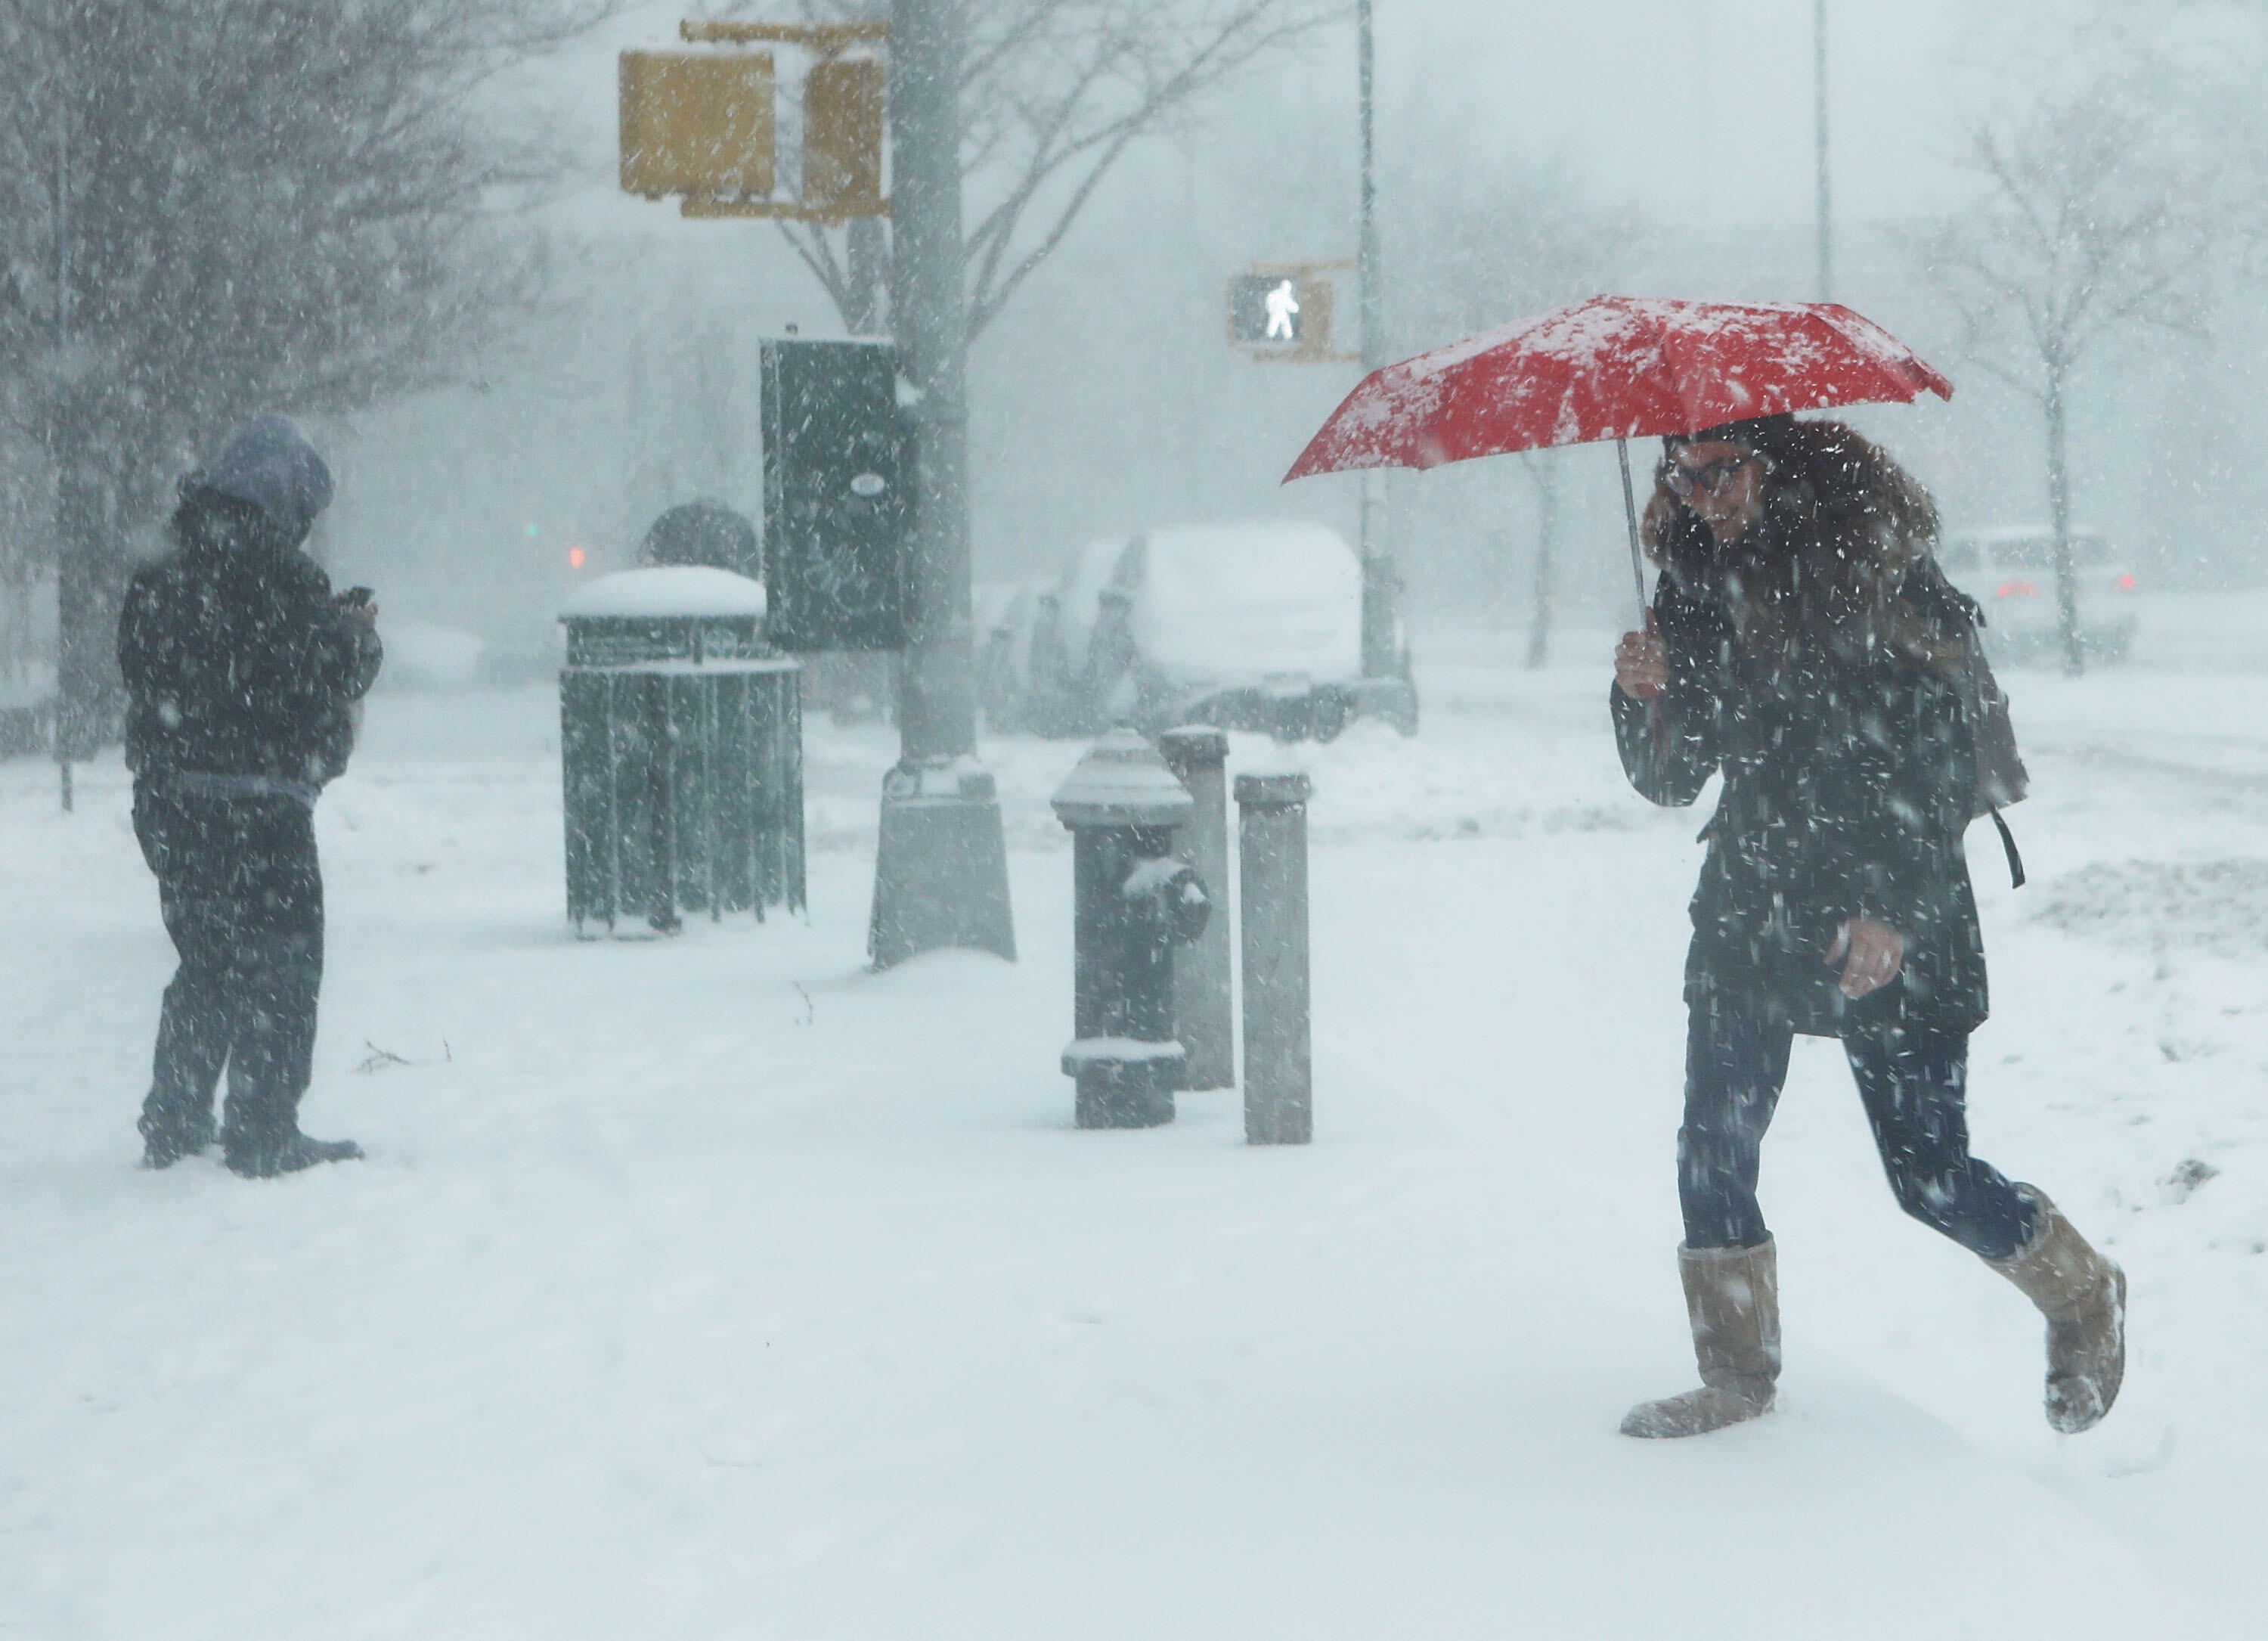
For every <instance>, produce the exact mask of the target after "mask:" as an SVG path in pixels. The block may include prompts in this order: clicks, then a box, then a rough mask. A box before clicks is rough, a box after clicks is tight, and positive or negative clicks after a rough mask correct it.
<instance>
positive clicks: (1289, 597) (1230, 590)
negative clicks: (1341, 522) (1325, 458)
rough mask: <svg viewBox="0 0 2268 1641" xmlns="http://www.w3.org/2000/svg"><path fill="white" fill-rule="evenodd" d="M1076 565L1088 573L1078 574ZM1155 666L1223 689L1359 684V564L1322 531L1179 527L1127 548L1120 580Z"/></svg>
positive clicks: (1309, 527)
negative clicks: (1301, 680) (1292, 681)
mask: <svg viewBox="0 0 2268 1641" xmlns="http://www.w3.org/2000/svg"><path fill="white" fill-rule="evenodd" d="M1082 567H1084V566H1082ZM1117 579H1118V580H1119V582H1120V583H1121V585H1123V586H1125V587H1126V588H1127V589H1128V591H1129V592H1130V594H1131V595H1132V598H1133V607H1132V610H1131V612H1130V615H1131V625H1132V629H1133V634H1134V639H1135V642H1136V644H1137V645H1138V647H1140V649H1141V652H1142V654H1143V656H1144V657H1145V659H1146V660H1147V661H1148V662H1151V664H1152V665H1153V666H1155V667H1157V668H1159V669H1161V670H1163V671H1165V672H1167V673H1169V674H1171V675H1172V676H1175V678H1178V679H1181V680H1182V681H1183V682H1185V683H1189V684H1207V685H1214V686H1220V687H1236V686H1240V685H1248V684H1264V683H1266V682H1267V681H1268V680H1269V679H1270V678H1277V677H1282V676H1286V675H1289V674H1300V675H1304V676H1307V677H1308V678H1310V679H1312V680H1314V681H1315V682H1317V683H1323V682H1337V681H1342V680H1346V679H1352V678H1357V677H1359V676H1361V674H1362V565H1361V564H1360V562H1359V560H1358V559H1357V558H1355V555H1354V551H1353V549H1351V547H1349V546H1348V545H1347V543H1346V540H1345V538H1344V537H1343V536H1340V535H1339V533H1338V532H1337V530H1334V529H1330V528H1329V527H1328V526H1325V525H1321V524H1272V523H1270V524H1234V525H1223V524H1185V525H1172V526H1167V527H1164V528H1161V529H1152V530H1147V531H1145V532H1144V533H1143V534H1142V535H1141V536H1138V537H1136V538H1135V540H1134V543H1132V545H1131V546H1130V548H1129V549H1128V551H1127V553H1126V555H1125V558H1124V560H1123V561H1122V564H1121V566H1120V570H1119V574H1118V577H1117Z"/></svg>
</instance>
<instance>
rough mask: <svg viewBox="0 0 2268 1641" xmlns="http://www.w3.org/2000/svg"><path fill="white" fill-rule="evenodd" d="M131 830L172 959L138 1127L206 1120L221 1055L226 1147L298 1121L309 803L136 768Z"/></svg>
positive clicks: (312, 884) (313, 891)
mask: <svg viewBox="0 0 2268 1641" xmlns="http://www.w3.org/2000/svg"><path fill="white" fill-rule="evenodd" d="M134 835H135V836H136V838H137V839H140V840H141V844H142V856H143V858H144V860H146V861H149V863H150V869H151V871H153V872H155V873H156V874H157V875H158V906H159V907H160V909H161V910H162V911H163V913H164V914H165V919H166V933H167V934H168V935H172V936H173V949H174V950H176V951H177V952H179V953H180V959H181V965H180V969H179V970H177V971H176V972H175V973H174V975H173V983H172V984H171V985H169V986H167V987H166V1002H165V1010H164V1013H163V1014H162V1016H160V1018H159V1020H158V1052H157V1056H156V1066H155V1068H154V1070H153V1072H152V1074H151V1081H150V1098H148V1100H147V1101H145V1102H144V1105H143V1108H142V1124H141V1127H142V1133H143V1135H144V1137H146V1138H152V1139H154V1138H157V1137H158V1136H159V1135H174V1136H180V1135H195V1136H198V1137H202V1136H203V1135H206V1134H209V1133H210V1130H211V1125H212V1102H213V1091H214V1089H215V1087H216V1086H217V1083H219V1080H220V1074H221V1068H223V1067H224V1066H225V1067H226V1068H227V1069H228V1115H227V1125H226V1126H227V1131H228V1135H229V1137H230V1140H231V1142H232V1149H236V1146H237V1145H238V1144H240V1143H244V1142H250V1143H254V1144H257V1143H259V1142H261V1141H262V1140H266V1139H270V1138H274V1137H278V1136H281V1135H286V1134H289V1133H291V1132H294V1131H296V1129H297V1127H298V1108H299V1097H300V1096H301V1095H302V1094H304V1093H306V1090H307V1083H308V1082H309V1080H310V1078H311V1076H312V1075H313V1053H314V1046H315V1002H316V998H317V995H318V994H320V992H321V990H322V985H323V876H322V869H321V868H320V866H319V865H318V864H317V862H316V859H315V829H314V816H313V811H312V810H310V809H308V808H307V806H306V805H305V804H303V803H300V802H297V801H295V800H293V799H291V798H289V797H281V796H277V797H264V796H263V797H254V796H244V797H236V796H225V797H224V796H216V795H209V794H204V793H193V792H181V791H178V790H169V789H167V788H166V787H163V786H162V785H160V784H158V783H156V782H151V781H137V782H136V784H135V788H134Z"/></svg>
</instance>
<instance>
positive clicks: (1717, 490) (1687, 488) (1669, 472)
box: [1654, 455, 1756, 501]
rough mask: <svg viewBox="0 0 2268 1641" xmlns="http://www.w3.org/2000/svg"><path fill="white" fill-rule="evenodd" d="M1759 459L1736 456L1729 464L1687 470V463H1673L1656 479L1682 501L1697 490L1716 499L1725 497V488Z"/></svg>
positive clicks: (1666, 463)
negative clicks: (1751, 463) (1741, 471)
mask: <svg viewBox="0 0 2268 1641" xmlns="http://www.w3.org/2000/svg"><path fill="white" fill-rule="evenodd" d="M1755 460H1756V457H1755V456H1753V455H1744V456H1732V457H1728V458H1727V459H1726V460H1725V461H1722V462H1711V463H1709V465H1708V466H1706V467H1697V468H1696V467H1687V466H1685V465H1684V464H1683V462H1676V461H1674V460H1673V461H1668V462H1663V463H1662V464H1661V467H1660V468H1658V469H1655V472H1654V477H1656V478H1658V479H1660V480H1661V483H1662V484H1663V486H1664V487H1665V488H1667V489H1668V492H1669V493H1670V494H1671V495H1673V496H1675V497H1676V498H1677V499H1679V500H1680V501H1685V500H1689V499H1691V497H1692V495H1693V492H1695V491H1697V490H1703V491H1706V492H1709V494H1711V495H1712V496H1721V495H1723V494H1724V493H1725V487H1726V486H1727V485H1728V484H1731V483H1732V482H1733V477H1734V474H1736V473H1738V472H1739V471H1740V470H1741V469H1742V468H1744V467H1746V466H1748V464H1749V462H1753V461H1755Z"/></svg>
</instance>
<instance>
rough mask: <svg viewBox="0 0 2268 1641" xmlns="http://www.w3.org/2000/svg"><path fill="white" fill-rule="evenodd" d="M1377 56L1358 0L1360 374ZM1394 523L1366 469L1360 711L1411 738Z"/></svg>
mask: <svg viewBox="0 0 2268 1641" xmlns="http://www.w3.org/2000/svg"><path fill="white" fill-rule="evenodd" d="M1375 58H1376V52H1375V49H1374V46H1373V29H1372V26H1371V0H1356V5H1355V81H1356V89H1357V93H1358V96H1359V101H1360V104H1361V117H1362V191H1361V200H1360V207H1359V209H1360V215H1361V221H1360V225H1359V232H1358V235H1357V240H1356V259H1355V260H1356V267H1357V270H1358V271H1357V276H1356V277H1357V278H1358V279H1359V281H1360V283H1361V286H1362V292H1361V302H1362V307H1361V314H1362V368H1363V370H1364V371H1365V372H1366V373H1368V372H1370V371H1374V370H1376V369H1378V368H1379V367H1380V366H1381V365H1384V364H1385V363H1386V362H1387V361H1386V358H1385V346H1386V318H1385V313H1386V302H1385V292H1383V290H1382V289H1381V285H1380V282H1379V281H1380V273H1379V263H1380V261H1381V258H1380V255H1379V246H1378V144H1377V140H1376V121H1375V118H1374V108H1375V104H1376V98H1375V95H1374V85H1375V80H1376V75H1375V72H1374V63H1375ZM1392 523H1393V521H1392V517H1391V515H1390V514H1389V513H1388V505H1387V491H1386V475H1385V473H1384V471H1383V470H1381V469H1370V470H1369V471H1366V472H1365V473H1364V474H1363V476H1362V525H1361V535H1362V676H1363V698H1364V699H1363V710H1364V711H1365V712H1366V713H1374V714H1376V715H1377V716H1380V717H1383V718H1387V719H1389V720H1391V721H1393V722H1394V724H1395V727H1396V728H1399V729H1401V731H1402V732H1403V734H1404V735H1410V734H1414V733H1415V732H1416V730H1417V728H1418V696H1417V691H1416V690H1415V689H1413V688H1412V687H1411V686H1410V681H1409V679H1408V678H1407V677H1405V676H1403V647H1402V641H1401V631H1402V622H1401V618H1400V615H1399V612H1398V609H1397V606H1398V604H1399V602H1400V600H1401V595H1402V576H1401V573H1400V572H1399V571H1398V570H1397V569H1396V568H1395V563H1394V541H1393V533H1392Z"/></svg>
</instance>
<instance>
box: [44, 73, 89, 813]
mask: <svg viewBox="0 0 2268 1641" xmlns="http://www.w3.org/2000/svg"><path fill="white" fill-rule="evenodd" d="M54 87H55V353H56V358H57V361H58V363H59V364H61V365H62V366H63V369H62V371H61V372H60V373H59V376H60V378H61V379H62V380H64V381H68V380H69V379H70V344H71V243H70V78H69V70H68V69H67V68H66V66H65V65H64V64H63V63H61V62H57V63H56V64H55V80H54ZM51 420H52V418H51ZM68 442H69V441H68V440H66V439H64V438H63V437H62V436H61V429H60V428H59V427H58V428H57V429H56V432H55V437H54V448H53V452H52V455H53V458H54V460H55V464H56V468H57V477H58V478H59V479H60V478H62V477H63V475H62V472H61V469H62V465H63V462H64V461H65V460H66V456H65V447H66V445H67V444H68ZM72 546H73V543H72V542H71V540H70V535H69V533H68V532H63V533H60V534H59V537H58V539H57V542H56V555H57V562H56V565H55V604H56V609H55V647H56V651H57V654H56V656H55V660H56V662H57V665H56V668H55V728H54V731H53V733H54V735H55V769H56V772H57V773H58V775H59V777H60V779H61V783H62V787H63V813H64V814H66V815H68V814H70V812H71V810H72V809H73V808H74V807H75V803H74V800H73V795H72V791H71V753H72V751H73V745H72V743H73V742H74V741H75V740H76V739H77V718H78V715H79V708H78V707H77V706H75V705H74V703H73V699H72V695H71V688H72V685H73V684H74V683H76V682H77V679H76V676H66V672H67V671H69V672H70V673H72V674H73V675H75V674H76V671H77V669H66V668H65V667H64V666H63V664H62V662H63V654H62V653H61V652H62V650H63V647H64V646H65V645H66V644H69V643H70V641H71V632H70V628H71V626H72V624H71V623H70V621H69V620H68V619H67V617H68V616H69V615H70V614H71V613H72V612H71V611H70V610H69V609H67V608H66V606H67V605H70V604H72V603H75V602H77V601H76V600H75V599H73V598H72V596H71V593H70V592H67V591H66V590H65V589H66V588H71V589H72V590H73V591H76V590H77V589H76V588H75V587H74V586H73V581H74V578H73V575H72V571H73V569H74V567H75V566H73V565H68V564H65V563H63V562H62V560H63V558H64V557H65V556H67V555H69V554H70V551H71V549H72ZM83 636H84V635H82V638H83Z"/></svg>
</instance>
